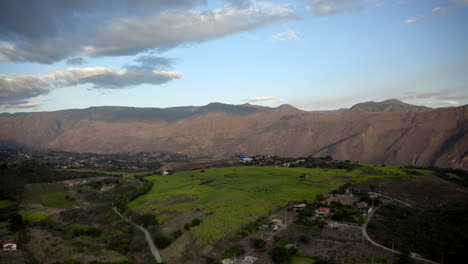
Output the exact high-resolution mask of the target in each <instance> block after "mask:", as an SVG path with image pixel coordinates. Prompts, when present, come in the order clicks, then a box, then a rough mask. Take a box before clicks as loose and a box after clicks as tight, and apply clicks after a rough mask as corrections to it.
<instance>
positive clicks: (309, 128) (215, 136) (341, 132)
mask: <svg viewBox="0 0 468 264" xmlns="http://www.w3.org/2000/svg"><path fill="white" fill-rule="evenodd" d="M375 104H377V106H376V105H375ZM369 105H370V106H369ZM356 109H359V111H357V110H356ZM340 112H341V113H335V114H330V113H314V112H305V111H301V110H299V109H296V108H294V107H292V106H290V105H282V106H280V107H278V108H268V107H258V106H254V105H248V104H245V105H226V104H221V103H212V104H209V105H207V106H202V107H176V108H166V109H160V108H129V107H93V108H88V109H83V110H65V111H57V112H44V113H21V114H2V115H0V122H1V124H2V130H1V131H0V142H1V143H2V144H1V145H3V146H5V145H8V146H14V147H18V146H21V147H24V148H48V149H57V150H67V151H76V152H97V153H113V152H140V151H164V152H179V153H183V154H188V155H195V156H219V157H221V156H230V155H233V154H239V153H248V154H250V153H252V154H254V153H263V154H267V153H269V154H277V155H281V156H306V155H317V156H328V155H330V156H333V158H335V159H342V160H346V159H349V160H353V161H361V162H374V163H386V164H396V165H416V166H439V167H462V168H465V169H466V168H468V159H467V158H466V150H467V149H468V138H467V130H468V123H467V120H468V106H462V107H457V108H444V109H428V108H425V107H422V108H421V107H417V106H411V105H407V104H404V103H401V102H400V101H397V100H387V101H384V102H381V103H364V104H358V105H356V106H354V107H352V108H351V109H350V110H348V111H340Z"/></svg>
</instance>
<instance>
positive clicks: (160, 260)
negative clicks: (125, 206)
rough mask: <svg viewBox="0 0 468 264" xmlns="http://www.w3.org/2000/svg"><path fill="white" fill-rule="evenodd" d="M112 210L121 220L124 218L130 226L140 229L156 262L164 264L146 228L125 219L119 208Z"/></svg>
mask: <svg viewBox="0 0 468 264" xmlns="http://www.w3.org/2000/svg"><path fill="white" fill-rule="evenodd" d="M112 209H113V210H114V212H115V213H116V214H118V215H119V216H120V218H122V219H123V220H125V221H126V222H129V223H130V224H132V225H134V226H135V227H137V228H138V229H140V230H141V232H143V233H144V234H145V237H146V243H148V246H149V248H150V250H151V253H152V254H153V256H154V258H155V259H156V262H158V263H162V258H161V255H160V254H159V251H158V249H157V248H156V246H155V245H154V242H153V239H152V238H151V234H150V233H149V232H148V230H146V228H144V227H142V226H140V225H137V224H135V223H134V222H132V221H130V220H129V219H127V218H125V217H124V216H123V215H122V214H120V212H119V210H117V208H116V207H115V206H112Z"/></svg>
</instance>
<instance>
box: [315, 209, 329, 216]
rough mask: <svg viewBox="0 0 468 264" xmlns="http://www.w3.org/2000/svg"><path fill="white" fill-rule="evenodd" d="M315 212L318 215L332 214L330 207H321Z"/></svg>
mask: <svg viewBox="0 0 468 264" xmlns="http://www.w3.org/2000/svg"><path fill="white" fill-rule="evenodd" d="M315 212H316V213H317V214H318V215H323V216H328V215H330V208H328V207H319V208H318V209H317V210H315Z"/></svg>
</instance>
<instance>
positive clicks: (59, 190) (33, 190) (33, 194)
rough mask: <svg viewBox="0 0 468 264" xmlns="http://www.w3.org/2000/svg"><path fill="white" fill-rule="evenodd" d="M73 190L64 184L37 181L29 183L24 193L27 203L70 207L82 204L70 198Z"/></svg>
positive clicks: (63, 207) (24, 199)
mask: <svg viewBox="0 0 468 264" xmlns="http://www.w3.org/2000/svg"><path fill="white" fill-rule="evenodd" d="M69 197H71V192H70V191H69V190H67V187H66V186H65V185H64V184H60V183H37V184H28V185H27V186H26V191H25V192H24V195H23V201H25V202H26V203H37V204H41V205H42V206H44V207H52V208H62V209H68V208H73V207H75V206H78V205H81V203H80V202H78V201H74V200H73V199H70V198H69Z"/></svg>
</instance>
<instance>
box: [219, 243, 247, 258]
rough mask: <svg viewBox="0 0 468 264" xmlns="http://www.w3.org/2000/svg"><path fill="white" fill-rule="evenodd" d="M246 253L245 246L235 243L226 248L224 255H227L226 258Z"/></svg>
mask: <svg viewBox="0 0 468 264" xmlns="http://www.w3.org/2000/svg"><path fill="white" fill-rule="evenodd" d="M244 254H245V250H244V248H242V246H240V245H235V246H232V247H230V248H228V249H226V250H224V252H223V254H222V256H223V257H225V258H232V257H234V256H237V257H238V256H242V255H244Z"/></svg>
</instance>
